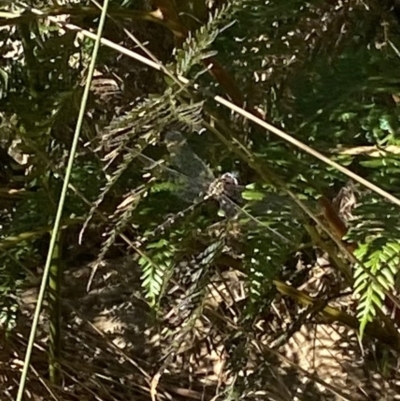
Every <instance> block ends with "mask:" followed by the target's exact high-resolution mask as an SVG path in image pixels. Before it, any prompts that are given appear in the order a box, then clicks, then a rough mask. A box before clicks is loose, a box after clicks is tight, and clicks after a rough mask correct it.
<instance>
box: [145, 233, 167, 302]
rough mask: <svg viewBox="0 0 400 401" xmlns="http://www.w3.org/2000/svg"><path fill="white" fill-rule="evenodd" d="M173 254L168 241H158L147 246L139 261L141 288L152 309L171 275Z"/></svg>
mask: <svg viewBox="0 0 400 401" xmlns="http://www.w3.org/2000/svg"><path fill="white" fill-rule="evenodd" d="M174 254H175V248H174V247H173V246H172V245H171V243H170V242H169V241H167V240H159V241H156V242H153V243H150V244H148V245H147V247H146V252H145V253H143V254H142V256H141V257H140V259H139V265H140V266H141V268H142V276H141V280H142V286H143V288H144V289H145V291H146V294H145V296H146V298H147V299H148V300H149V303H150V305H151V306H153V307H155V306H156V305H157V303H158V301H159V299H160V297H161V295H162V292H163V288H164V286H165V284H166V283H167V282H168V279H169V277H170V275H171V274H172V269H173V266H174V265H173V256H174Z"/></svg>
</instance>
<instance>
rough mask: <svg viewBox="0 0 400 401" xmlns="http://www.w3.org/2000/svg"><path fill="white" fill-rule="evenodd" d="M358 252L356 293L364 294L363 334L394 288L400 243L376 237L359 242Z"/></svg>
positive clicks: (360, 312) (360, 311)
mask: <svg viewBox="0 0 400 401" xmlns="http://www.w3.org/2000/svg"><path fill="white" fill-rule="evenodd" d="M355 256H356V257H357V258H358V260H359V261H360V264H357V265H356V266H355V267H354V294H355V295H360V300H359V304H358V314H357V317H358V318H359V319H360V335H361V337H362V336H363V334H364V330H365V326H366V325H367V324H368V323H369V322H371V321H372V320H373V319H374V317H375V316H376V312H377V310H380V309H382V306H383V301H384V300H385V297H386V293H387V292H392V291H393V289H394V284H395V277H396V275H397V273H398V271H399V263H400V244H399V242H387V241H386V240H385V239H384V238H379V237H378V238H375V239H372V240H371V242H368V243H365V244H359V247H358V249H357V251H356V253H355Z"/></svg>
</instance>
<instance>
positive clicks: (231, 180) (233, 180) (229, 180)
mask: <svg viewBox="0 0 400 401" xmlns="http://www.w3.org/2000/svg"><path fill="white" fill-rule="evenodd" d="M221 181H222V182H223V183H224V185H226V186H228V187H229V186H232V187H237V186H238V185H239V180H238V174H237V173H230V172H229V173H224V174H222V175H221Z"/></svg>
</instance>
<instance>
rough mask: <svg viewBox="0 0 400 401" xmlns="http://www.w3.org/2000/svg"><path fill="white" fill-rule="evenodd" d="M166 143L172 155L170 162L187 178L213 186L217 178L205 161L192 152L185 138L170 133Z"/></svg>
mask: <svg viewBox="0 0 400 401" xmlns="http://www.w3.org/2000/svg"><path fill="white" fill-rule="evenodd" d="M164 142H165V144H166V146H167V150H168V152H169V154H170V162H171V164H172V165H174V166H175V167H176V168H177V169H178V170H179V171H180V172H182V173H183V172H184V173H185V174H186V175H187V176H189V177H191V178H195V179H196V180H197V181H202V182H204V183H207V184H211V183H212V182H213V181H214V179H215V177H214V175H213V173H212V171H211V170H210V169H209V168H208V167H207V165H206V164H205V163H204V161H203V160H201V159H200V157H199V156H197V154H196V153H195V152H194V151H193V150H192V148H191V147H190V146H189V144H188V143H187V141H186V139H185V137H184V136H183V135H182V134H181V133H180V132H178V131H168V132H167V134H166V136H165V139H164Z"/></svg>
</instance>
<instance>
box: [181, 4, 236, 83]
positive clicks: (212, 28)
mask: <svg viewBox="0 0 400 401" xmlns="http://www.w3.org/2000/svg"><path fill="white" fill-rule="evenodd" d="M230 8H231V6H230V5H229V4H226V5H224V6H223V7H221V9H220V10H216V11H215V13H214V15H212V16H211V17H210V19H209V21H208V23H207V24H206V25H203V26H201V27H200V28H199V29H198V30H197V31H196V32H195V33H194V35H189V36H188V38H187V39H186V41H185V42H184V43H183V45H182V49H178V50H177V52H176V58H175V59H176V72H177V74H178V75H181V76H187V75H188V74H189V72H190V71H191V69H192V68H193V67H194V66H196V65H200V64H201V61H202V60H204V59H206V58H209V57H211V56H213V55H215V54H216V52H215V51H210V50H209V47H210V46H211V45H212V43H213V42H214V41H215V39H216V38H217V36H218V34H219V33H220V31H221V29H220V26H221V25H222V24H223V23H224V22H226V18H227V17H228V16H229V10H230Z"/></svg>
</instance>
